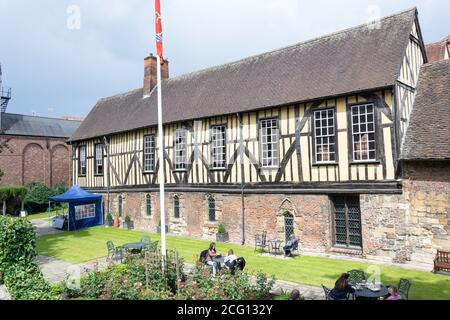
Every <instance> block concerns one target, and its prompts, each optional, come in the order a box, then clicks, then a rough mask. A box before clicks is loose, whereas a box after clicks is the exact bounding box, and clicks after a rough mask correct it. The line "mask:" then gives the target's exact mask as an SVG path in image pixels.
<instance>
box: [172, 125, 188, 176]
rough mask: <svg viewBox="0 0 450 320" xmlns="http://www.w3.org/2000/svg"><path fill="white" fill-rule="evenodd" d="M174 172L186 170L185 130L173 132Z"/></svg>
mask: <svg viewBox="0 0 450 320" xmlns="http://www.w3.org/2000/svg"><path fill="white" fill-rule="evenodd" d="M174 145H175V146H174V153H175V170H186V168H187V131H186V130H185V129H181V130H176V131H175V141H174Z"/></svg>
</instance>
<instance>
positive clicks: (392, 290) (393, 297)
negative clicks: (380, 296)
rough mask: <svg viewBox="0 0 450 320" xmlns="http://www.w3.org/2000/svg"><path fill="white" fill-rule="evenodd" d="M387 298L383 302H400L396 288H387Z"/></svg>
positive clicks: (400, 298) (400, 297)
mask: <svg viewBox="0 0 450 320" xmlns="http://www.w3.org/2000/svg"><path fill="white" fill-rule="evenodd" d="M388 292H389V296H388V297H387V298H385V299H384V300H402V296H401V295H399V294H398V289H397V287H395V286H394V287H389V288H388Z"/></svg>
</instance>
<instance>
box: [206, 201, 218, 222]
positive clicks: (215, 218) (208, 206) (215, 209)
mask: <svg viewBox="0 0 450 320" xmlns="http://www.w3.org/2000/svg"><path fill="white" fill-rule="evenodd" d="M211 203H213V204H214V207H211ZM211 210H214V219H211ZM207 212H208V222H210V223H215V222H217V206H216V199H215V198H214V197H213V196H208V201H207Z"/></svg>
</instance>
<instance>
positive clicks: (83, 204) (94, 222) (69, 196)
mask: <svg viewBox="0 0 450 320" xmlns="http://www.w3.org/2000/svg"><path fill="white" fill-rule="evenodd" d="M49 200H50V201H53V202H59V203H68V204H69V216H68V230H69V231H73V230H80V229H85V228H89V227H95V226H99V225H102V224H103V211H102V196H101V195H96V194H92V193H89V192H87V191H85V190H83V189H82V188H80V187H79V186H78V185H75V186H73V187H72V188H70V189H69V190H68V191H67V192H66V193H63V194H61V195H59V196H55V197H50V198H49Z"/></svg>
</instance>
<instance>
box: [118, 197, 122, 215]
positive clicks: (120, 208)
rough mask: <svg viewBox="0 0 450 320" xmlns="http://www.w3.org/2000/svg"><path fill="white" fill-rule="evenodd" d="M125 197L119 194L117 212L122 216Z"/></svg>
mask: <svg viewBox="0 0 450 320" xmlns="http://www.w3.org/2000/svg"><path fill="white" fill-rule="evenodd" d="M122 207H123V197H122V196H119V197H118V198H117V214H118V215H119V217H122V210H123V208H122Z"/></svg>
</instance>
